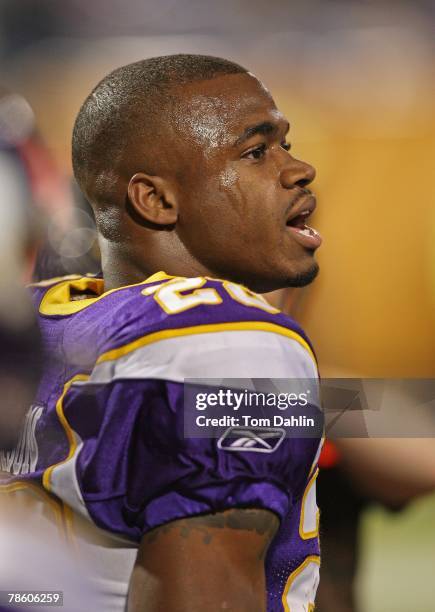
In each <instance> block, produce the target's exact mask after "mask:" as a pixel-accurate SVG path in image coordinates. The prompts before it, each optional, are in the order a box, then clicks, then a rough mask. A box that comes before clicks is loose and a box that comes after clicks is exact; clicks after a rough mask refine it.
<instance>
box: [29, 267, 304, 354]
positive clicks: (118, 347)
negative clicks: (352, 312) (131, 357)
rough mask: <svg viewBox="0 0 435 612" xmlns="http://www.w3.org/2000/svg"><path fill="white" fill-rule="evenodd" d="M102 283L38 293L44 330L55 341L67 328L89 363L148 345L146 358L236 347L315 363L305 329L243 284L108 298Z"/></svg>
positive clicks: (135, 288) (147, 284) (42, 288)
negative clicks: (293, 350) (294, 354)
mask: <svg viewBox="0 0 435 612" xmlns="http://www.w3.org/2000/svg"><path fill="white" fill-rule="evenodd" d="M102 284H103V280H102V279H95V278H84V277H67V278H62V279H52V280H51V281H46V282H43V283H39V284H38V285H35V286H34V287H33V293H34V299H35V301H36V306H37V308H38V309H39V314H40V316H41V319H42V324H43V326H45V327H50V328H52V329H51V330H49V332H50V334H51V335H52V331H53V327H54V325H56V326H57V327H58V329H59V331H61V330H60V328H65V329H66V331H65V333H64V332H62V338H63V342H64V344H65V345H66V348H68V347H69V346H70V345H71V346H73V345H74V350H76V345H77V344H79V345H80V346H82V347H83V349H86V352H90V353H92V355H94V357H91V358H90V360H89V361H94V360H97V362H101V361H112V360H114V359H118V358H119V357H120V356H123V355H126V354H129V353H132V352H133V351H135V350H136V349H138V348H143V347H151V346H153V347H154V350H150V348H148V350H147V351H146V354H147V355H151V354H152V353H153V352H155V351H156V350H157V351H158V352H159V356H160V355H161V354H162V350H163V348H166V349H167V350H168V351H169V350H173V351H175V350H177V352H178V354H183V355H185V359H187V360H188V359H189V358H190V353H195V354H198V352H200V353H203V352H204V351H206V350H207V351H208V353H211V352H213V353H215V352H216V351H219V348H221V349H222V350H220V354H221V355H222V354H223V353H224V352H225V350H226V349H225V347H227V350H228V351H232V352H233V353H235V351H234V348H233V347H234V345H237V347H243V348H242V349H240V350H243V355H247V354H249V352H251V351H252V350H254V349H255V350H256V352H259V351H260V350H263V354H264V355H265V354H266V352H269V351H271V350H274V351H275V352H276V353H278V352H279V351H281V350H282V345H285V346H286V347H288V346H290V344H292V345H295V344H297V345H298V348H299V350H302V351H303V352H304V353H306V354H307V355H309V357H310V360H311V361H314V360H315V358H314V351H313V348H312V346H311V343H310V341H309V339H308V338H307V336H306V335H305V333H304V332H303V330H302V329H301V327H300V326H299V325H298V324H297V323H296V322H295V321H294V320H293V319H292V318H290V317H288V316H287V315H285V314H283V313H282V312H280V311H279V310H278V309H276V308H274V307H273V306H272V305H271V304H269V303H268V302H267V300H266V299H265V298H264V297H263V296H261V295H259V294H257V293H254V292H253V291H251V290H250V289H248V288H247V287H244V286H243V285H240V284H237V283H233V282H230V281H227V280H220V279H214V278H207V277H199V276H198V277H189V278H186V277H168V276H166V275H163V274H158V275H155V276H152V277H150V278H149V279H148V280H147V281H144V282H143V283H138V284H135V285H129V286H126V287H120V288H118V289H114V290H112V291H108V292H106V293H103V292H102ZM92 291H93V292H94V294H95V296H94V297H92ZM80 292H81V293H80ZM88 293H91V295H90V296H89V295H88ZM68 296H69V299H68ZM53 323H54V325H53ZM217 332H220V333H217ZM186 345H187V346H188V347H189V350H188V351H187V352H186V350H185V347H186ZM169 346H170V347H171V349H169ZM86 347H87V348H86ZM157 347H158V348H157ZM180 348H182V349H183V350H179V349H180ZM185 353H186V354H185ZM239 354H240V353H239ZM192 358H193V357H192Z"/></svg>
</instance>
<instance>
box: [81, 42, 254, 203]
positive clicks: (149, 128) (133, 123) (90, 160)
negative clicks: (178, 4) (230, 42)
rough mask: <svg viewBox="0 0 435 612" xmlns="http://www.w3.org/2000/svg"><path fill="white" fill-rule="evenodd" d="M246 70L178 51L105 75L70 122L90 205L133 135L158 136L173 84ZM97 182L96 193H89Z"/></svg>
mask: <svg viewBox="0 0 435 612" xmlns="http://www.w3.org/2000/svg"><path fill="white" fill-rule="evenodd" d="M246 72H247V70H246V69H245V68H243V67H242V66H240V65H239V64H235V63H234V62H231V61H229V60H226V59H222V58H219V57H212V56H209V55H188V54H178V55H164V56H159V57H152V58H149V59H145V60H141V61H139V62H135V63H133V64H128V65H126V66H122V67H120V68H117V69H116V70H114V71H113V72H111V73H110V74H108V75H107V76H106V77H104V79H102V81H100V82H99V83H98V85H97V86H96V87H95V88H94V89H93V90H92V92H91V93H90V94H89V96H88V97H87V98H86V100H85V102H84V103H83V105H82V107H81V109H80V111H79V113H78V115H77V118H76V121H75V124H74V130H73V138H72V162H73V169H74V175H75V177H76V180H77V182H78V183H79V185H80V187H81V189H82V190H83V191H84V193H85V194H86V195H87V196H88V197H89V199H90V200H91V201H92V200H93V201H94V203H95V199H98V198H99V195H100V196H104V193H105V192H107V190H106V189H104V184H105V183H106V178H107V176H111V175H112V176H113V172H116V168H117V166H118V164H119V163H120V162H121V161H122V158H123V152H124V151H125V150H126V148H127V147H128V146H129V145H131V143H132V139H133V138H134V137H137V136H139V135H140V136H141V137H144V136H145V138H146V137H149V138H153V137H156V136H158V129H159V128H158V126H159V120H160V125H161V121H162V118H164V117H165V114H164V110H165V104H167V103H168V100H169V98H170V94H171V90H172V89H173V88H174V87H177V86H180V85H184V84H187V83H190V82H194V81H202V80H208V79H212V78H214V77H217V76H220V75H224V74H239V73H246ZM109 183H110V180H109ZM98 185H100V186H101V187H102V188H101V189H98ZM95 186H97V190H96V193H90V192H89V191H90V189H91V188H95ZM92 191H94V189H92ZM98 194H99V195H98Z"/></svg>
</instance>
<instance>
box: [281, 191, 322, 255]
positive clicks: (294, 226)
mask: <svg viewBox="0 0 435 612" xmlns="http://www.w3.org/2000/svg"><path fill="white" fill-rule="evenodd" d="M315 208H316V198H315V196H314V194H312V193H311V192H306V191H305V192H303V193H300V194H298V195H297V196H296V197H295V198H294V199H293V201H292V203H291V208H290V212H289V214H288V216H287V221H286V225H287V227H288V229H289V230H290V231H291V233H292V235H293V238H294V239H295V240H296V241H297V242H299V243H300V244H301V245H302V246H303V247H305V248H307V249H311V250H314V249H317V248H318V247H319V246H320V245H321V244H322V237H321V236H320V234H319V232H317V231H316V230H315V229H313V228H312V227H309V226H308V225H306V223H305V222H306V220H307V219H308V218H309V216H310V215H311V214H312V213H313V211H314V210H315Z"/></svg>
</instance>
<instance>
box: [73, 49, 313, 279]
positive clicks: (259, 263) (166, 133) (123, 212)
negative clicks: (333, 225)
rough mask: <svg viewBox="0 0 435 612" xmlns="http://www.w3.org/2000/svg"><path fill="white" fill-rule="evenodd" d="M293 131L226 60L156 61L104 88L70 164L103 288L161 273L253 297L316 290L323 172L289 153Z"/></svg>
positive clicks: (84, 115)
mask: <svg viewBox="0 0 435 612" xmlns="http://www.w3.org/2000/svg"><path fill="white" fill-rule="evenodd" d="M287 131H288V123H287V121H286V119H285V118H284V117H283V115H282V114H281V113H280V112H279V111H278V109H277V108H276V106H275V103H274V101H273V99H272V97H271V95H270V93H269V92H268V91H267V90H266V89H265V87H264V86H263V85H262V84H261V83H260V82H259V81H258V80H257V79H256V78H255V77H254V76H253V75H252V74H251V73H249V72H247V71H246V70H245V69H244V68H242V67H241V66H239V65H237V64H234V63H232V62H229V61H227V60H224V59H220V58H214V57H208V56H200V55H175V56H165V57H157V58H152V59H149V60H144V61H141V62H137V63H134V64H130V65H128V66H124V67H122V68H119V69H117V70H115V71H114V72H112V73H111V74H109V75H108V76H107V77H106V78H104V79H103V80H102V81H101V82H100V83H99V85H97V87H96V88H95V89H94V90H93V92H92V93H91V94H90V95H89V97H88V98H87V100H86V101H85V103H84V104H83V106H82V108H81V110H80V112H79V115H78V117H77V120H76V124H75V127H74V134H73V165H74V172H75V175H76V178H77V180H78V182H79V184H80V186H81V188H82V189H83V191H84V192H85V194H86V195H87V197H88V198H89V200H90V201H91V203H92V204H93V206H94V209H95V212H96V219H97V226H98V229H99V232H100V234H101V236H102V246H103V248H102V250H103V270H104V274H105V277H106V278H107V277H108V276H110V275H111V270H109V269H108V268H109V267H110V268H111V269H112V268H113V267H115V268H116V269H117V270H118V277H119V278H118V280H114V281H111V282H112V284H113V283H115V284H123V283H122V279H121V278H120V277H122V278H124V279H126V280H127V282H134V281H135V280H141V277H142V278H143V277H145V276H146V275H147V274H149V273H152V272H155V271H157V270H158V269H164V270H165V271H166V272H168V273H169V274H174V275H183V276H192V275H195V276H196V275H208V276H216V277H219V278H228V279H231V280H234V281H237V282H241V283H244V284H246V285H247V286H249V287H250V288H252V289H254V290H257V291H267V290H272V289H277V288H280V287H285V286H292V285H303V284H307V283H308V282H310V281H311V280H312V279H313V278H314V277H315V275H316V273H317V264H316V262H315V261H314V258H313V254H314V250H315V248H317V246H318V245H319V243H320V238H319V237H318V235H316V234H315V233H313V232H310V231H309V230H306V229H304V227H305V226H304V223H303V220H304V213H305V212H306V211H307V210H312V208H313V206H314V204H315V202H314V198H313V197H312V196H311V194H310V192H309V191H308V190H307V185H308V184H309V183H310V182H311V181H312V179H313V178H314V174H315V173H314V169H313V168H312V167H311V166H309V165H308V164H306V163H304V162H301V161H299V160H297V159H295V158H293V157H292V156H291V155H290V154H289V153H288V145H287V143H286V134H287ZM300 213H302V214H300ZM115 254H116V256H115ZM119 260H122V264H121V263H120V261H119Z"/></svg>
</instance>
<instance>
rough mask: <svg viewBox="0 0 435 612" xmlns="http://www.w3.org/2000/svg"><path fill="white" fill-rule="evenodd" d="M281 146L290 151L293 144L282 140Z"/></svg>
mask: <svg viewBox="0 0 435 612" xmlns="http://www.w3.org/2000/svg"><path fill="white" fill-rule="evenodd" d="M281 147H282V148H283V149H284V151H290V149H291V147H292V146H291V144H290V143H289V142H282V143H281Z"/></svg>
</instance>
